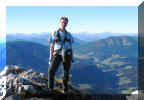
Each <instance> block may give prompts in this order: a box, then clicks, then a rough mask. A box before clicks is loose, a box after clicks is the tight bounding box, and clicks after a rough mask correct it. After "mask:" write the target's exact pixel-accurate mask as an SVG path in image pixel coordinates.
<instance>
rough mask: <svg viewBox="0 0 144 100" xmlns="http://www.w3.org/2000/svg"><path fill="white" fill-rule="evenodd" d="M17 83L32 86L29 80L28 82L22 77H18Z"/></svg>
mask: <svg viewBox="0 0 144 100" xmlns="http://www.w3.org/2000/svg"><path fill="white" fill-rule="evenodd" d="M17 81H18V83H22V84H24V85H30V84H32V82H31V80H28V79H26V78H24V77H19V78H18V80H17Z"/></svg>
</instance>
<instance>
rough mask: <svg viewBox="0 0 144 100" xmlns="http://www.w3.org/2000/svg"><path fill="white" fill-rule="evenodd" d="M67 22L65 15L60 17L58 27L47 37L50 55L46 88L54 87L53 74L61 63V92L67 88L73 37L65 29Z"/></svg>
mask: <svg viewBox="0 0 144 100" xmlns="http://www.w3.org/2000/svg"><path fill="white" fill-rule="evenodd" d="M67 24H68V18H67V17H61V19H60V28H59V29H58V30H56V31H54V32H53V33H52V34H51V36H50V39H49V43H50V57H49V69H48V88H50V89H53V88H54V75H55V73H56V71H57V69H58V67H59V65H60V63H61V62H62V63H63V74H64V75H63V87H62V92H63V93H66V92H67V89H68V81H69V70H70V66H71V61H72V58H73V51H72V43H73V42H74V41H73V37H72V36H71V34H70V33H69V32H67V31H66V29H65V28H66V26H67Z"/></svg>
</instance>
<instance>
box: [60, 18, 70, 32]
mask: <svg viewBox="0 0 144 100" xmlns="http://www.w3.org/2000/svg"><path fill="white" fill-rule="evenodd" d="M67 24H68V18H67V17H61V19H60V29H61V30H64V29H65V28H66V26H67Z"/></svg>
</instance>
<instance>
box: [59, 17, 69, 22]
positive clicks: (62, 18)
mask: <svg viewBox="0 0 144 100" xmlns="http://www.w3.org/2000/svg"><path fill="white" fill-rule="evenodd" d="M61 20H66V21H67V23H68V18H67V17H61V18H60V21H61Z"/></svg>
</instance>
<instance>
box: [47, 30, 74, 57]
mask: <svg viewBox="0 0 144 100" xmlns="http://www.w3.org/2000/svg"><path fill="white" fill-rule="evenodd" d="M66 32H67V33H65V30H64V31H60V39H61V41H62V42H63V41H64V38H65V36H67V39H69V40H70V42H69V41H65V42H64V44H63V48H64V49H65V50H68V49H71V44H72V43H74V40H73V37H72V35H71V33H70V32H68V31H66ZM66 34H67V35H66ZM56 39H58V36H57V30H56V31H54V32H53V33H51V36H50V38H49V43H54V53H53V55H54V54H55V51H56V50H59V49H61V47H62V43H61V42H60V41H59V42H56V41H55V40H56ZM60 54H61V52H60Z"/></svg>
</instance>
